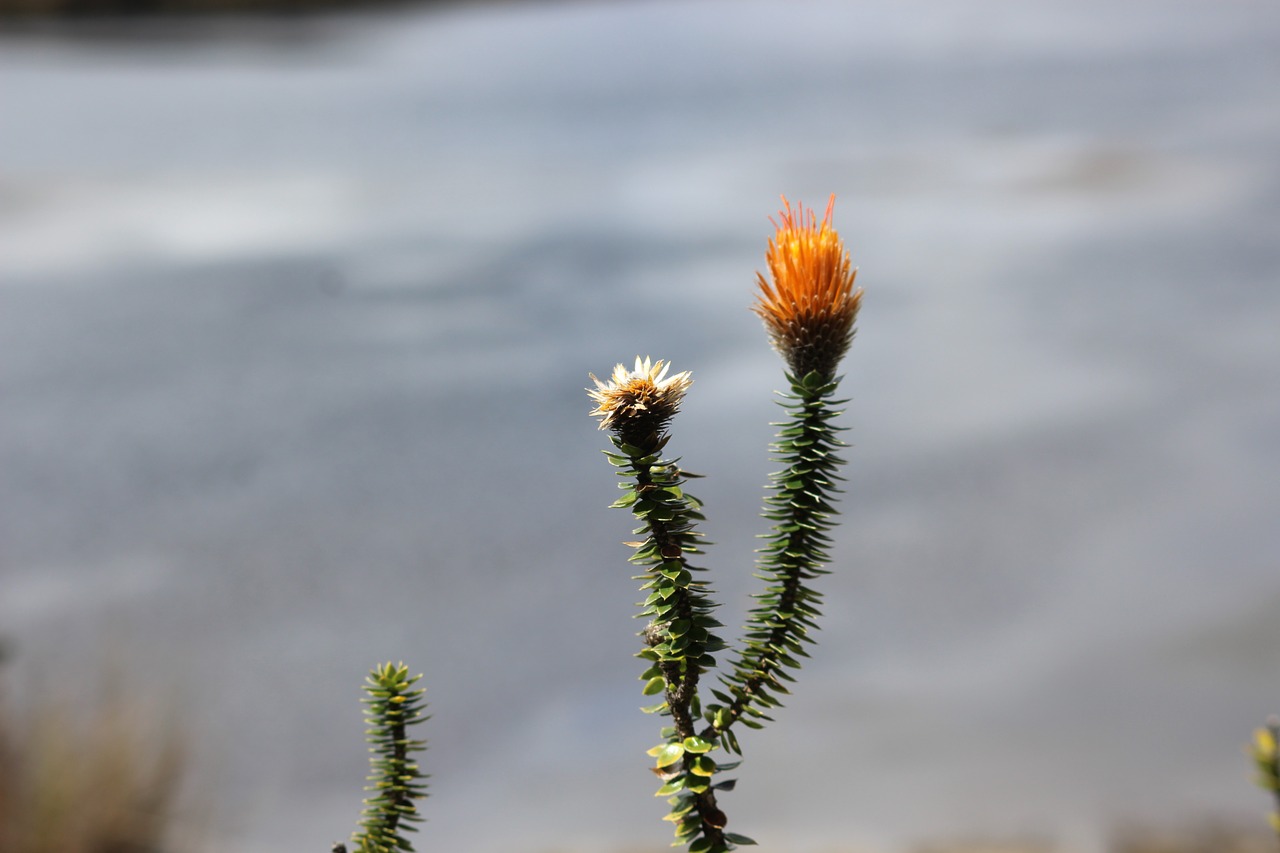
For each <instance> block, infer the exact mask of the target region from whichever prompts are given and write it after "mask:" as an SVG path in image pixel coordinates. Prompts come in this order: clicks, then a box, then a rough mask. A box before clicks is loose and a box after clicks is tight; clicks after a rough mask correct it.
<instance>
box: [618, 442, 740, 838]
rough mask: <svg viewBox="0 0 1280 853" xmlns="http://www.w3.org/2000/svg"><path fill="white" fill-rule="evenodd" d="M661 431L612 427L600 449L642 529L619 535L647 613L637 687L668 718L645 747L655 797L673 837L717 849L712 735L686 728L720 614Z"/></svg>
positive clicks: (696, 516) (714, 646)
mask: <svg viewBox="0 0 1280 853" xmlns="http://www.w3.org/2000/svg"><path fill="white" fill-rule="evenodd" d="M668 439H669V437H668V436H665V435H664V436H661V437H659V436H656V435H655V436H653V438H652V440H651V441H650V442H647V445H648V446H647V447H643V448H642V447H636V446H634V445H631V444H628V443H627V442H626V441H624V440H623V439H622V438H621V437H619V436H616V435H615V436H613V437H612V441H613V445H614V447H615V448H616V449H617V450H618V452H617V453H609V452H606V456H607V457H608V458H609V461H610V463H612V464H613V465H614V466H615V467H617V468H618V469H620V470H619V476H621V477H624V478H626V480H627V482H625V483H623V484H622V486H621V488H623V489H624V490H625V491H626V494H624V495H623V496H622V497H621V498H620V499H619V500H617V501H615V502H614V504H613V506H614V507H618V508H628V509H630V510H631V512H632V514H633V515H634V516H635V517H636V519H637V520H639V521H640V522H641V524H640V526H639V527H637V528H636V529H635V530H634V534H635V535H637V536H643V537H644V538H643V539H642V540H640V541H636V542H631V543H628V544H630V545H631V546H632V547H634V548H635V549H636V550H635V553H633V554H632V555H631V558H630V561H631V562H632V563H633V564H635V565H638V566H641V567H643V569H644V574H641V575H638V576H636V580H640V581H643V583H642V584H641V586H640V589H641V591H642V592H646V597H645V600H644V601H643V602H641V603H640V607H641V610H640V613H639V616H640V617H641V618H646V619H648V620H649V622H648V624H647V625H646V626H645V629H644V631H642V632H641V637H642V638H643V639H644V644H645V648H644V649H643V650H641V651H640V652H639V653H638V654H637V657H640V658H642V659H644V660H646V661H648V662H649V667H648V668H647V669H646V670H645V671H644V673H643V674H641V676H640V678H641V680H642V681H644V683H645V685H644V688H643V692H644V694H645V695H649V696H653V695H657V694H659V693H661V694H662V696H663V701H662V702H659V703H658V704H656V705H652V706H650V707H648V708H645V709H644V710H645V711H646V712H648V713H659V714H663V715H665V716H668V717H670V718H671V725H669V726H665V727H663V729H662V732H661V736H662V738H663V742H662V743H660V744H658V745H657V746H655V747H653V748H652V749H651V750H649V755H650V756H652V757H653V758H654V759H655V766H654V772H655V773H656V774H657V775H658V776H659V777H660V778H661V779H662V780H663V784H662V786H661V787H660V788H659V789H658V792H657V796H667V797H669V803H670V805H671V806H672V809H671V812H670V814H668V816H667V818H666V819H667V820H669V821H671V822H672V823H674V824H675V836H676V839H677V843H682V844H688V845H689V849H690V851H692V853H721V851H727V850H732V849H733V846H734V845H733V841H732V840H731V839H732V838H734V837H735V836H732V835H730V834H727V833H725V832H724V831H723V830H724V825H725V816H724V813H723V812H721V811H720V809H719V807H718V806H717V805H716V796H715V789H716V786H715V785H714V784H713V782H712V776H713V775H714V774H715V773H716V772H717V770H719V769H721V768H720V767H719V766H718V765H717V763H716V761H715V760H714V759H713V758H712V757H711V756H710V755H708V754H707V753H708V752H710V751H711V750H713V749H715V747H716V744H714V743H712V742H708V741H705V740H703V739H702V738H700V737H698V735H697V732H696V729H695V727H696V725H697V723H696V721H697V719H698V718H699V716H700V712H701V702H700V699H699V696H698V680H699V677H700V676H701V675H702V674H703V673H704V672H706V671H707V670H708V669H709V668H711V667H713V666H715V662H716V661H715V657H714V655H715V653H716V652H718V651H720V650H722V649H723V648H724V647H725V646H724V642H723V641H722V640H721V639H720V638H719V637H718V636H717V635H716V633H715V629H716V628H719V627H721V623H720V622H719V621H718V620H717V619H716V618H715V617H714V616H713V615H712V611H713V610H714V608H715V607H716V605H715V604H714V603H713V602H712V601H711V599H710V597H709V593H710V589H709V588H708V585H707V582H706V581H703V580H698V579H697V578H698V576H699V575H700V574H701V573H702V572H703V571H704V570H703V569H702V568H700V567H698V566H694V565H692V564H691V563H690V562H689V556H690V555H695V554H701V553H703V552H702V549H701V548H700V543H701V540H702V535H701V534H700V533H699V532H698V531H697V530H696V529H695V528H696V525H697V523H698V522H699V521H702V520H703V518H704V517H703V515H702V513H701V511H700V510H701V506H702V504H701V503H700V502H699V501H698V499H697V498H695V497H694V496H692V495H690V494H689V493H687V492H686V491H685V490H684V473H683V472H682V471H681V470H680V466H679V460H667V459H663V458H661V456H660V454H661V452H662V450H663V448H664V447H665V446H666V444H667V441H668Z"/></svg>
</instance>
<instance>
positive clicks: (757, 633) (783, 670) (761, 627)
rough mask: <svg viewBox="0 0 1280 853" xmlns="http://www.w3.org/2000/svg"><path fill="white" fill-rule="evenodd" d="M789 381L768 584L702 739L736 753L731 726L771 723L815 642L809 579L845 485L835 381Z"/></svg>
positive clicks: (771, 503)
mask: <svg viewBox="0 0 1280 853" xmlns="http://www.w3.org/2000/svg"><path fill="white" fill-rule="evenodd" d="M788 380H789V381H790V384H791V394H789V395H784V399H783V401H782V402H781V403H780V405H781V406H782V407H783V408H785V409H786V410H787V411H788V413H789V414H790V416H791V417H790V419H789V420H788V421H785V422H783V423H781V424H776V426H781V427H782V429H781V431H780V432H779V433H778V438H777V441H776V442H775V443H774V444H773V445H772V450H773V452H774V454H775V456H774V458H775V460H776V461H779V462H782V463H783V465H784V467H783V469H782V470H781V471H778V472H776V473H774V474H773V475H771V479H772V481H773V483H772V493H771V494H770V495H769V496H768V497H767V498H766V499H765V509H764V511H763V512H762V513H761V514H762V515H763V516H764V517H765V518H767V519H769V520H770V521H773V522H774V524H773V532H772V534H771V535H770V536H769V542H768V544H767V545H765V547H763V548H761V549H760V550H759V555H760V556H759V558H758V560H757V567H758V568H759V570H760V572H759V575H758V577H760V578H761V579H762V580H764V582H765V584H766V586H765V589H764V591H763V592H760V593H756V594H755V595H754V597H755V599H756V601H757V606H756V607H754V608H753V609H752V610H751V612H750V615H749V617H748V622H747V633H746V636H745V639H744V640H743V646H744V648H743V650H742V652H741V654H740V656H739V657H738V659H737V660H736V661H735V662H734V664H733V672H732V673H731V674H729V675H726V676H723V677H722V678H721V681H722V683H723V684H724V686H725V687H726V688H727V689H728V694H726V693H724V692H721V691H715V696H716V698H717V699H719V700H720V701H721V702H723V703H724V704H723V705H710V706H708V708H707V720H708V721H709V722H710V723H711V729H710V730H708V732H707V734H708V735H709V736H713V737H719V739H720V741H721V743H722V745H723V746H724V747H725V748H726V749H729V750H731V751H733V752H738V753H739V754H741V751H740V749H739V747H738V743H737V738H736V737H735V736H734V734H733V732H732V731H731V729H730V727H731V726H732V725H733V724H734V723H735V722H737V721H738V720H741V721H742V724H743V725H744V726H747V727H748V728H753V729H758V728H760V727H761V725H762V723H761V721H762V720H770V719H771V718H770V717H769V716H768V715H767V711H768V710H769V709H770V708H773V707H776V706H780V705H781V704H782V703H781V700H780V699H779V698H778V694H783V695H786V694H788V693H789V692H790V691H789V690H788V689H787V687H786V685H785V684H784V683H783V682H784V681H785V682H790V681H793V680H794V677H793V676H792V675H790V674H789V673H788V672H787V670H794V669H799V668H800V662H799V661H798V660H797V658H801V657H808V652H807V651H805V648H804V646H805V644H807V643H812V642H813V641H814V640H813V637H812V636H810V633H809V632H810V631H811V630H816V629H817V624H816V622H815V621H814V620H815V619H816V618H817V617H818V616H820V615H821V611H819V609H818V605H819V604H820V603H821V601H822V593H820V592H818V591H817V590H815V589H813V588H812V587H810V586H809V585H808V584H807V583H806V581H811V580H813V579H815V578H817V577H819V576H821V575H825V574H829V572H828V571H827V569H825V568H823V566H824V565H825V564H826V563H827V562H829V561H830V556H829V554H828V553H827V548H828V546H829V544H830V542H831V540H830V537H828V536H827V532H828V531H829V530H831V528H832V527H833V526H834V524H833V521H832V518H833V516H834V515H835V512H836V511H835V509H834V508H833V507H832V505H831V500H832V499H833V497H834V495H835V494H837V493H839V491H840V489H838V488H837V487H836V485H835V484H836V482H837V481H839V480H841V479H842V478H841V477H840V475H839V474H838V473H837V469H838V468H839V466H840V465H841V464H843V460H842V459H841V458H840V457H839V456H837V455H836V451H837V449H838V448H840V447H843V446H845V445H844V442H842V441H840V439H839V438H838V437H837V432H838V431H840V429H841V428H840V427H836V426H834V425H833V424H832V420H833V419H834V418H836V417H838V416H839V415H840V414H841V412H840V411H839V410H838V409H836V408H834V406H838V405H840V404H841V403H842V402H844V401H840V400H831V399H829V398H830V397H831V395H832V393H833V392H834V391H835V388H836V383H835V382H834V381H832V382H828V381H824V380H823V379H822V377H821V376H819V374H817V373H810V374H809V375H808V376H806V377H804V379H803V380H800V381H797V380H795V379H794V378H792V377H790V376H788Z"/></svg>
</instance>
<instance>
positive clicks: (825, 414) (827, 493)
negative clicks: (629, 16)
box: [587, 196, 862, 853]
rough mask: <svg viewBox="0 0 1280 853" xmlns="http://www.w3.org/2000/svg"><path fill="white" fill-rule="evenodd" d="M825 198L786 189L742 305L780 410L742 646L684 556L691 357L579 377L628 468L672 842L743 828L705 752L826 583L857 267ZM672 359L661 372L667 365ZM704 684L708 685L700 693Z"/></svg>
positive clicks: (801, 643) (726, 765)
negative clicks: (764, 530)
mask: <svg viewBox="0 0 1280 853" xmlns="http://www.w3.org/2000/svg"><path fill="white" fill-rule="evenodd" d="M834 202H835V197H834V196H832V198H831V200H830V201H829V202H828V204H827V209H826V214H825V216H824V217H823V218H822V220H821V221H818V220H817V218H816V216H815V215H814V213H813V211H811V210H806V209H805V208H804V207H803V206H801V205H797V206H796V208H795V209H794V210H793V209H792V207H791V205H790V203H789V202H787V200H786V198H785V197H784V198H783V204H784V209H783V210H782V211H781V213H780V214H779V218H778V220H777V221H776V222H775V223H774V224H775V227H776V233H775V235H774V236H773V238H772V239H771V240H770V241H769V246H768V250H767V251H766V255H765V258H766V261H767V264H768V267H769V276H768V277H766V276H765V275H759V276H758V288H759V290H758V294H757V298H756V302H755V304H754V305H753V306H752V310H754V311H755V312H756V314H758V315H759V316H760V318H761V319H762V320H763V321H764V326H765V330H766V332H767V333H768V337H769V342H770V343H771V344H772V346H773V348H774V349H775V350H777V351H778V353H779V354H780V355H781V356H782V358H783V361H784V362H785V364H786V372H785V376H786V380H787V383H788V385H789V386H790V391H789V393H786V394H784V395H783V400H782V402H781V405H782V407H783V408H784V409H785V411H786V413H787V417H786V420H785V421H783V422H782V423H781V424H778V426H780V427H781V429H780V431H779V432H778V434H777V439H776V441H775V442H774V444H773V445H772V450H773V453H774V457H775V459H776V460H777V461H778V462H780V463H781V464H782V468H781V470H779V471H778V472H777V473H775V474H773V475H772V479H771V483H770V487H769V492H768V495H767V497H766V498H765V507H764V511H763V513H762V514H763V516H764V517H765V518H766V519H767V520H769V521H770V522H772V529H771V532H770V533H769V534H768V535H767V541H766V544H765V546H764V547H763V548H761V549H759V552H758V553H759V557H758V560H757V570H758V572H757V576H758V577H760V578H761V579H762V580H763V582H764V589H763V591H761V592H758V593H756V594H755V599H756V606H755V607H754V608H752V609H751V610H750V612H749V615H748V620H747V625H746V633H745V635H744V637H743V639H742V641H741V644H740V647H739V648H738V649H737V650H730V649H729V648H728V646H726V644H725V642H724V641H723V640H722V639H721V638H720V637H719V636H718V634H717V633H716V632H717V629H720V628H722V627H723V626H722V624H721V623H720V622H719V621H718V620H717V619H716V618H715V617H714V616H713V615H712V614H713V611H714V610H715V608H716V606H717V603H716V601H715V599H714V593H713V591H712V590H711V588H710V586H709V585H708V582H707V581H706V580H705V579H704V575H705V570H704V569H703V568H702V567H701V566H697V565H694V563H693V559H694V558H696V557H698V556H700V555H702V554H703V551H702V549H701V547H700V542H701V534H700V533H699V532H698V530H697V525H698V522H700V521H702V520H703V515H702V513H701V507H702V505H701V503H700V502H699V501H698V500H697V498H695V497H693V496H692V495H691V494H689V493H688V492H686V491H685V489H684V485H685V480H686V478H687V477H689V476H691V475H689V474H687V473H686V472H685V471H683V470H682V468H681V467H680V459H679V458H677V457H668V456H666V455H665V454H666V448H667V445H668V444H669V442H670V441H671V433H670V431H669V427H670V425H671V422H672V420H673V418H674V417H675V416H676V414H677V412H678V411H679V409H680V404H681V402H682V400H683V399H684V397H685V395H686V394H687V393H688V391H689V389H690V387H691V385H692V382H693V379H692V376H691V374H690V373H689V372H688V371H684V372H680V373H675V374H670V365H669V364H668V363H667V362H664V361H661V360H659V361H654V360H652V359H651V358H648V357H646V358H639V357H637V358H636V360H635V365H634V367H633V368H632V369H627V367H626V366H625V365H623V364H619V365H618V366H617V367H616V368H615V369H614V371H613V374H612V376H611V377H610V379H609V380H608V381H602V380H600V379H597V378H596V377H595V376H594V375H592V376H591V379H592V381H593V382H594V384H595V388H588V389H587V390H588V393H589V394H590V396H591V399H592V400H593V402H594V403H595V404H596V407H595V409H593V410H592V412H591V414H592V415H594V416H595V417H597V418H598V419H599V421H600V428H601V429H602V430H607V431H609V433H610V440H611V442H612V444H613V450H612V451H606V456H607V457H608V459H609V462H610V463H611V464H612V465H613V466H614V467H616V468H617V469H618V475H619V476H620V477H621V478H622V479H623V482H622V483H621V485H620V488H622V489H623V491H624V494H623V495H622V497H621V498H619V499H618V500H617V501H615V502H614V503H613V506H614V507H619V508H626V509H630V510H631V512H632V514H633V515H634V516H635V518H636V520H637V522H638V527H637V528H636V529H635V531H634V534H635V535H636V536H638V537H640V538H639V539H636V540H635V541H631V542H628V543H626V544H627V545H629V546H630V547H631V548H633V549H634V552H633V553H632V555H631V558H630V561H631V563H632V564H634V565H636V566H638V567H639V568H640V570H641V572H642V574H640V575H639V576H637V578H636V579H637V580H640V581H642V583H641V587H640V588H641V590H642V592H644V593H645V596H646V597H645V599H644V601H643V602H642V603H641V605H640V607H641V611H640V613H639V616H640V617H643V618H645V619H647V620H648V622H647V624H646V625H645V628H644V630H643V631H642V632H641V634H640V636H641V638H642V640H643V644H644V648H643V649H642V650H641V651H640V652H639V653H638V657H640V658H642V659H644V660H645V661H646V662H647V664H648V667H647V668H646V669H645V671H644V672H643V674H642V675H641V676H640V677H641V679H642V680H643V681H644V688H643V693H644V694H645V695H648V696H653V697H659V696H660V697H661V700H660V701H659V702H657V703H656V704H654V705H651V706H649V707H647V708H645V709H644V710H645V711H646V712H647V713H654V714H661V715H663V716H665V717H668V718H669V724H668V725H666V726H664V727H663V728H662V731H661V737H662V742H661V743H659V744H658V745H656V746H654V747H653V748H652V749H651V750H649V755H650V756H652V757H653V758H654V767H653V771H654V772H655V773H656V774H657V775H658V776H659V777H660V779H661V781H662V784H661V787H660V788H659V789H658V791H657V795H658V796H665V797H668V802H669V804H670V805H671V811H670V813H669V814H668V815H667V817H666V818H665V820H668V821H671V822H672V823H673V824H675V836H676V842H675V845H673V846H680V845H688V848H689V851H690V853H721V851H728V850H732V849H734V847H735V846H736V845H739V844H754V843H755V842H754V841H752V840H751V839H750V838H748V837H746V836H744V835H740V834H737V833H733V832H729V831H727V830H726V826H727V824H728V820H727V818H726V816H725V813H724V812H723V811H722V810H721V808H720V807H719V804H718V802H717V794H718V793H722V792H726V791H729V790H732V788H733V786H734V784H735V780H733V779H724V778H723V777H722V776H720V774H723V773H726V772H727V771H729V770H731V769H733V768H734V767H736V766H737V765H738V762H737V761H733V760H724V759H723V758H721V757H719V756H717V755H716V753H717V752H719V753H722V754H724V755H730V754H736V755H739V756H740V755H741V748H740V746H739V743H738V738H737V733H736V727H737V726H738V725H739V724H741V725H742V726H744V727H747V728H761V727H762V726H763V724H764V723H765V722H768V721H770V720H771V717H770V716H769V712H770V711H771V710H772V709H773V708H775V707H777V706H779V705H780V704H781V700H780V698H779V697H780V696H785V695H786V694H787V693H788V692H789V690H788V687H787V684H788V683H789V682H791V681H793V680H794V675H793V674H792V673H793V672H794V671H795V670H797V669H799V667H800V663H799V658H802V657H806V656H807V652H806V649H805V646H806V645H807V644H809V643H812V642H813V636H812V632H813V631H814V630H816V628H817V623H816V619H817V617H818V616H819V615H820V613H819V610H818V606H819V604H820V603H821V600H822V596H821V593H820V592H818V591H817V590H816V589H814V588H813V586H812V585H811V584H812V582H813V581H814V580H816V579H817V578H818V577H820V576H821V575H824V574H826V573H827V569H826V568H825V566H826V565H827V564H828V563H829V561H830V557H829V555H828V550H827V549H828V547H829V545H830V538H829V537H828V535H827V534H828V532H829V531H830V530H831V527H832V524H833V519H834V516H835V512H836V511H835V508H834V507H833V505H832V501H833V499H834V496H835V495H836V493H838V492H839V491H840V490H839V488H837V485H836V484H837V483H838V482H839V481H840V480H841V477H840V475H839V473H838V471H839V468H840V466H841V465H842V464H843V460H841V458H840V457H839V456H838V451H839V449H840V448H841V447H843V446H844V443H843V442H842V441H841V440H840V438H839V436H838V433H839V431H840V430H841V427H838V426H836V425H835V423H834V420H835V418H836V417H837V416H839V414H840V413H841V412H840V409H839V407H840V406H841V405H843V403H844V402H845V401H842V400H836V399H834V397H835V393H836V390H837V386H838V385H839V382H840V377H839V376H837V374H836V370H837V368H838V366H839V364H840V362H841V360H842V359H843V358H844V356H845V354H846V353H847V352H848V350H849V347H850V345H851V344H852V342H853V336H854V324H855V321H856V319H857V316H858V309H859V307H860V305H861V300H862V290H861V289H860V288H857V287H856V286H855V278H856V274H857V271H856V270H855V269H854V268H853V266H852V263H851V260H850V257H849V252H848V250H847V249H846V248H845V246H844V243H843V241H842V240H841V239H840V236H839V234H837V233H836V231H835V229H834V228H833V227H832V211H833V207H834ZM668 374H670V375H668ZM726 651H729V652H730V653H731V656H732V662H731V663H730V664H729V665H728V667H727V668H726V669H725V670H724V671H723V672H722V673H721V674H720V675H719V685H720V686H719V688H712V689H709V690H708V689H706V688H705V686H704V684H703V676H704V675H707V674H709V673H712V672H714V670H715V668H716V667H717V663H718V662H717V658H716V655H717V653H720V652H726ZM707 693H709V694H710V697H709V698H706V699H704V696H705V695H706V694H707Z"/></svg>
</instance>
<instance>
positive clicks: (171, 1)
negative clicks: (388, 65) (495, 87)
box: [0, 0, 510, 36]
mask: <svg viewBox="0 0 1280 853" xmlns="http://www.w3.org/2000/svg"><path fill="white" fill-rule="evenodd" d="M503 2H510V0H0V33H5V34H9V33H17V34H22V33H27V32H31V33H36V34H43V33H50V32H68V33H71V34H76V35H81V34H83V35H95V34H101V35H104V36H110V35H112V34H115V33H121V34H126V33H127V34H136V33H137V31H138V30H139V28H142V29H144V30H145V31H146V32H145V34H147V35H151V34H155V35H170V34H172V35H181V33H182V31H184V30H186V29H188V28H190V29H192V30H195V29H197V28H198V29H199V30H200V31H201V32H204V33H207V32H210V31H218V30H219V29H220V28H221V25H222V24H223V23H224V22H226V21H227V20H228V19H229V18H237V19H247V20H251V21H253V22H255V23H261V22H268V21H270V20H273V19H285V20H289V21H296V20H298V19H302V18H306V17H309V16H315V15H333V14H339V15H341V14H343V13H352V14H364V13H370V12H382V11H387V10H395V9H404V8H409V7H415V8H432V7H453V6H477V5H481V4H482V3H486V4H497V3H503ZM188 25H190V26H188Z"/></svg>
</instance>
